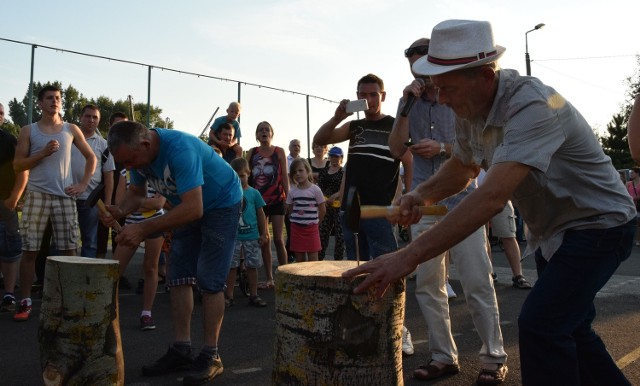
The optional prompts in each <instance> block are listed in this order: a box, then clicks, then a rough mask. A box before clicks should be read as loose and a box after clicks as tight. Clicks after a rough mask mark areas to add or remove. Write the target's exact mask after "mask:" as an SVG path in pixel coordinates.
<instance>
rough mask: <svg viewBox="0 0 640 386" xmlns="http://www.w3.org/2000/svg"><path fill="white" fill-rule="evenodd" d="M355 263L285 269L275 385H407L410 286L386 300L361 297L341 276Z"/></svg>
mask: <svg viewBox="0 0 640 386" xmlns="http://www.w3.org/2000/svg"><path fill="white" fill-rule="evenodd" d="M355 265H356V262H355V261H316V262H305V263H296V264H290V265H286V266H283V267H279V268H278V271H277V274H276V339H275V347H274V369H273V374H272V383H273V384H274V385H344V386H349V385H368V386H370V385H384V386H391V385H403V384H404V383H403V378H402V323H403V319H404V302H405V283H404V281H399V282H397V283H395V284H394V285H393V286H391V288H390V289H389V290H388V291H387V293H386V294H385V296H384V297H383V298H382V299H375V298H374V297H373V296H372V293H371V292H370V293H366V294H360V295H354V294H353V288H355V287H356V286H357V285H358V284H359V283H361V282H362V281H363V280H364V276H360V277H358V278H356V279H355V280H354V281H353V282H349V280H346V279H343V278H342V277H341V276H340V275H341V274H342V272H344V271H346V270H347V269H349V268H353V267H355Z"/></svg>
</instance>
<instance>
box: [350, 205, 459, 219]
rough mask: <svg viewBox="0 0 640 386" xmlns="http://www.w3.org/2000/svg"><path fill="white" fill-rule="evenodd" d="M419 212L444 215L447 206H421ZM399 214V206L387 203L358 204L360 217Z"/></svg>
mask: <svg viewBox="0 0 640 386" xmlns="http://www.w3.org/2000/svg"><path fill="white" fill-rule="evenodd" d="M420 212H421V213H422V215H423V216H444V215H445V214H447V207H446V206H444V205H431V206H421V207H420ZM398 214H400V207H399V206H394V205H389V206H379V205H362V206H360V218H378V217H387V216H393V215H398Z"/></svg>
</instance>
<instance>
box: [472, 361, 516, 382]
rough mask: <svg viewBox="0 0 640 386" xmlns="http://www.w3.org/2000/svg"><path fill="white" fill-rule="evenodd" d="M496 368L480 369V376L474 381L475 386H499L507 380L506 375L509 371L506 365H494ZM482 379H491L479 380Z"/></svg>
mask: <svg viewBox="0 0 640 386" xmlns="http://www.w3.org/2000/svg"><path fill="white" fill-rule="evenodd" d="M494 364H495V365H497V366H498V368H497V369H495V370H489V369H480V374H478V378H477V379H476V385H477V386H484V385H499V384H501V383H502V382H504V380H505V379H506V378H507V373H508V372H509V369H508V368H507V365H505V364H504V363H494ZM482 377H491V379H484V380H483V379H481V378H482Z"/></svg>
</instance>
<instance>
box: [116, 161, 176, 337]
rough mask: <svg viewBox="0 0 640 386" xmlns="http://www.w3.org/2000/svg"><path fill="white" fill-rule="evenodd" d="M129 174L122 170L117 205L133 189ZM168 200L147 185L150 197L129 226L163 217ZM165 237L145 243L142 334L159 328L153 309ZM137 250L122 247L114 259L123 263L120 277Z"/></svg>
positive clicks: (150, 237) (159, 234)
mask: <svg viewBox="0 0 640 386" xmlns="http://www.w3.org/2000/svg"><path fill="white" fill-rule="evenodd" d="M129 183H130V181H129V172H128V171H127V169H122V171H121V172H120V182H119V183H118V188H117V191H116V204H119V203H120V202H121V201H122V200H123V199H124V196H125V191H126V189H128V188H129ZM165 201H166V199H165V198H164V197H163V196H161V195H160V194H158V193H157V192H156V191H155V190H154V189H153V188H152V187H151V186H150V185H147V198H146V199H145V200H144V201H143V203H142V206H140V208H138V211H137V212H133V213H131V214H129V215H128V216H127V218H126V220H125V226H127V225H128V224H137V223H140V222H143V221H145V220H147V219H150V218H154V217H157V216H162V215H163V214H164V209H162V207H163V206H164V204H165ZM163 242H164V237H163V233H162V232H157V233H154V234H150V235H148V236H147V237H146V238H145V240H144V260H143V263H142V268H143V271H144V282H142V281H141V282H142V283H143V290H142V313H141V315H140V329H141V330H142V331H148V330H154V329H155V328H156V325H155V323H154V321H153V318H152V317H151V308H152V307H153V301H154V300H155V298H156V291H157V289H158V260H159V259H160V252H161V251H162V244H163ZM137 249H138V248H137V247H129V246H125V245H121V244H119V245H118V248H116V250H115V252H114V255H113V259H114V260H118V262H119V263H120V277H122V275H123V274H124V271H125V270H126V269H127V265H128V264H129V262H130V261H131V258H132V257H133V255H134V254H135V253H136V250H137Z"/></svg>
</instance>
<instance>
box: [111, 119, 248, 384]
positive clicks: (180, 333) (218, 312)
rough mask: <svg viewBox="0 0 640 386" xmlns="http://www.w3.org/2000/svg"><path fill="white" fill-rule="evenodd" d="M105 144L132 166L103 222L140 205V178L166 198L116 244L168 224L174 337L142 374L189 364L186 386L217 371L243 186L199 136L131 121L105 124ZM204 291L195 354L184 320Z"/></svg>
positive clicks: (188, 319)
mask: <svg viewBox="0 0 640 386" xmlns="http://www.w3.org/2000/svg"><path fill="white" fill-rule="evenodd" d="M108 144H109V150H110V151H111V154H113V156H114V158H115V160H116V161H117V162H121V163H122V164H123V165H124V167H125V168H127V169H129V170H130V171H131V173H130V176H131V185H130V187H129V189H128V190H127V193H126V196H125V198H124V199H123V200H122V203H121V204H120V205H119V206H109V207H107V209H108V210H109V212H110V214H111V216H109V215H101V218H102V221H103V222H105V225H115V222H116V220H118V219H121V218H123V217H125V216H126V215H127V214H129V213H131V212H133V211H135V210H136V209H137V208H139V207H140V205H141V203H142V202H143V200H144V198H145V197H146V191H147V184H150V185H151V186H152V187H153V188H154V189H155V190H156V191H157V192H159V193H160V194H162V195H163V196H165V197H166V198H167V201H168V203H169V204H170V206H171V207H172V209H171V210H169V211H168V212H167V213H166V214H165V215H163V216H159V217H156V218H153V219H149V220H147V221H144V222H141V223H138V224H130V225H127V226H125V227H124V228H123V229H122V232H120V234H119V235H118V237H116V241H117V242H118V244H122V245H129V246H137V245H138V244H140V242H142V241H143V240H144V238H145V237H146V236H147V235H149V234H153V233H156V232H161V231H167V230H172V231H173V237H172V243H171V251H170V256H171V258H170V259H169V267H168V269H167V271H168V276H167V285H168V286H169V287H171V312H172V319H173V321H174V323H175V325H174V338H175V340H174V343H173V344H172V345H171V347H170V348H169V351H168V352H167V353H166V354H165V355H164V356H163V357H161V358H160V359H159V360H157V361H156V362H155V363H153V364H151V365H149V366H143V367H142V372H143V374H144V375H148V376H152V375H160V374H166V373H170V372H174V371H179V370H183V369H188V368H191V372H190V373H189V374H187V375H186V376H185V377H184V381H183V382H184V384H185V385H199V384H202V383H206V382H208V381H210V380H212V379H213V378H214V377H215V376H216V375H218V374H220V373H222V370H223V367H222V361H221V360H220V357H219V356H218V336H219V333H220V326H221V325H222V318H223V315H224V295H223V291H224V286H225V281H226V278H227V273H228V272H229V265H230V264H231V258H232V255H233V247H234V243H235V239H236V229H237V224H238V219H239V216H240V203H241V199H242V190H241V188H240V181H239V179H238V176H237V175H236V173H235V172H234V171H233V169H231V167H230V166H229V164H227V163H226V162H225V161H224V160H223V159H222V158H220V157H219V156H218V155H216V154H215V153H214V152H213V149H212V148H211V147H210V146H208V145H207V144H206V143H204V142H202V141H201V140H200V139H199V138H196V137H194V136H192V135H189V134H186V133H183V132H180V131H177V130H167V129H152V130H149V129H147V128H146V127H145V126H144V125H142V124H140V123H136V122H132V121H124V122H118V123H117V124H115V125H113V126H112V127H111V128H110V129H109V135H108ZM194 285H197V286H198V288H199V290H200V291H201V292H202V293H203V298H202V306H203V309H204V310H203V313H202V314H203V319H204V345H203V347H202V351H201V352H200V355H199V356H198V357H197V358H196V359H195V360H194V358H193V357H192V354H191V352H192V349H191V336H190V328H189V327H190V323H191V314H192V311H193V292H192V289H191V287H192V286H194Z"/></svg>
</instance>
